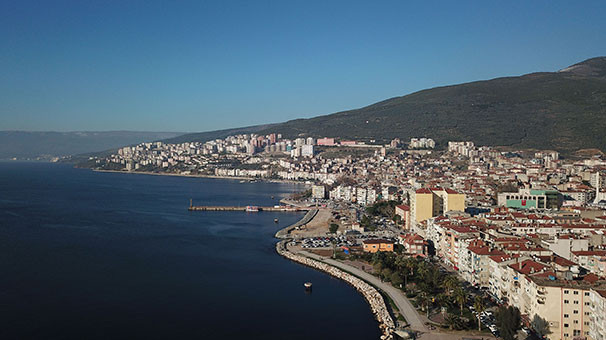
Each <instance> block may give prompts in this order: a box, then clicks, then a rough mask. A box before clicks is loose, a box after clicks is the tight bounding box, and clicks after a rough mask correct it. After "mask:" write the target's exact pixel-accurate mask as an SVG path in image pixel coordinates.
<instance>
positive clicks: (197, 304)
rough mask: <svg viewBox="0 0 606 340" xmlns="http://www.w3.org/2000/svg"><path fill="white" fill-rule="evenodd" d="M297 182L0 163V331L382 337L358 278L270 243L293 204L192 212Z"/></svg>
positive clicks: (290, 217)
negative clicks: (309, 263)
mask: <svg viewBox="0 0 606 340" xmlns="http://www.w3.org/2000/svg"><path fill="white" fill-rule="evenodd" d="M301 189H302V187H301V186H297V185H295V184H282V183H280V184H278V183H239V182H238V181H235V180H219V179H202V178H186V177H170V176H151V175H139V174H119V173H100V172H93V171H90V170H86V169H74V168H72V167H71V166H69V165H65V164H52V163H34V162H31V163H28V162H0V251H1V253H0V338H1V339H31V338H35V339H193V338H196V339H219V338H220V339H336V338H339V339H377V338H378V337H379V335H380V334H379V330H378V324H377V323H376V321H375V320H374V318H373V316H372V314H371V312H370V309H369V308H368V305H367V304H366V302H365V301H364V299H363V298H362V296H361V295H359V294H358V293H357V292H356V291H355V289H354V288H352V287H351V286H349V285H347V284H346V283H344V282H342V281H340V280H337V279H334V278H332V277H330V276H328V275H326V274H324V273H321V272H318V271H315V270H313V269H310V268H307V267H304V266H302V265H299V264H296V263H293V262H290V261H288V260H286V259H284V258H282V257H280V256H279V255H278V254H277V253H276V252H275V250H274V246H275V242H276V239H274V238H273V235H274V233H275V232H276V231H277V230H278V229H279V228H282V227H284V226H286V225H288V224H291V223H294V222H295V221H297V220H298V219H300V218H301V217H302V214H301V213H280V212H276V213H270V212H260V213H244V212H189V211H188V210H187V207H188V205H189V200H190V198H191V199H193V201H194V204H199V205H204V204H207V205H248V204H255V205H260V206H263V205H273V204H276V203H277V202H278V200H279V199H280V198H282V197H285V196H287V195H289V194H290V193H292V192H294V191H298V190H301ZM271 196H275V197H274V198H273V199H272V198H271ZM274 218H278V219H279V223H278V224H275V223H274ZM306 281H312V282H313V287H314V288H313V292H312V293H306V292H305V291H304V288H303V283H304V282H306Z"/></svg>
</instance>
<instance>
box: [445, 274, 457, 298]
mask: <svg viewBox="0 0 606 340" xmlns="http://www.w3.org/2000/svg"><path fill="white" fill-rule="evenodd" d="M458 286H459V280H458V279H457V278H456V277H455V276H454V275H448V276H446V278H445V279H444V281H442V287H444V290H445V291H446V295H449V296H450V294H451V293H452V291H453V290H454V289H455V288H457V287H458Z"/></svg>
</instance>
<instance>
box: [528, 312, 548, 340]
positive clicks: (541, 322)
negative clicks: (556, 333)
mask: <svg viewBox="0 0 606 340" xmlns="http://www.w3.org/2000/svg"><path fill="white" fill-rule="evenodd" d="M530 328H532V329H533V330H534V332H535V333H537V335H538V336H539V337H540V338H541V339H544V338H545V337H546V336H547V335H548V334H551V331H550V330H549V322H548V321H547V320H545V319H543V318H542V317H540V316H538V315H537V314H535V315H534V317H533V318H532V321H531V322H530Z"/></svg>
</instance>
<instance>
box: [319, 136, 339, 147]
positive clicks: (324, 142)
mask: <svg viewBox="0 0 606 340" xmlns="http://www.w3.org/2000/svg"><path fill="white" fill-rule="evenodd" d="M317 145H324V146H334V145H335V139H334V138H318V141H317Z"/></svg>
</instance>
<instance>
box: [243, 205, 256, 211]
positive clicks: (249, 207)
mask: <svg viewBox="0 0 606 340" xmlns="http://www.w3.org/2000/svg"><path fill="white" fill-rule="evenodd" d="M258 211H259V207H257V206H254V205H247V206H246V212H258Z"/></svg>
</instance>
